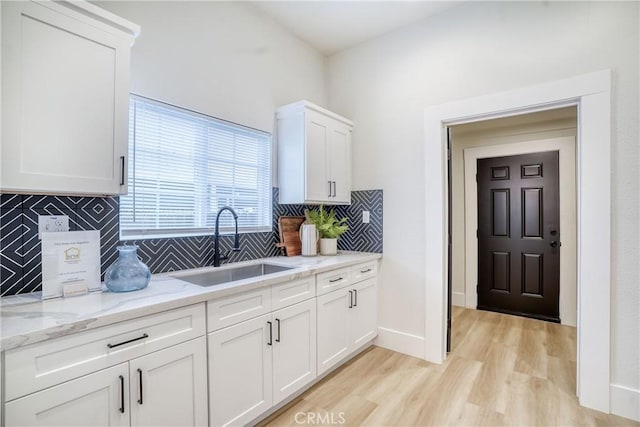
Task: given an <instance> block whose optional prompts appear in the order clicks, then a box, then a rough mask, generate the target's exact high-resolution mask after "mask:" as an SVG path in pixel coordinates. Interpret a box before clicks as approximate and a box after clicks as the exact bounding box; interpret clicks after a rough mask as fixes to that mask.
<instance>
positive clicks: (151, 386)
mask: <svg viewBox="0 0 640 427" xmlns="http://www.w3.org/2000/svg"><path fill="white" fill-rule="evenodd" d="M129 371H130V380H129V384H130V385H131V386H130V390H131V399H130V400H131V425H132V426H148V427H155V426H175V427H178V426H184V427H186V426H194V427H195V426H206V425H207V423H208V411H207V405H208V402H207V343H206V337H200V338H196V339H194V340H191V341H188V342H185V343H183V344H179V345H176V346H173V347H169V348H166V349H164V350H160V351H156V352H155V353H151V354H148V355H146V356H142V357H139V358H137V359H134V360H132V361H131V362H129Z"/></svg>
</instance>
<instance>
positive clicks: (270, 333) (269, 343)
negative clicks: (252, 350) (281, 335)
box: [267, 322, 273, 345]
mask: <svg viewBox="0 0 640 427" xmlns="http://www.w3.org/2000/svg"><path fill="white" fill-rule="evenodd" d="M267 323H268V324H269V341H268V342H267V345H273V324H272V323H271V322H267Z"/></svg>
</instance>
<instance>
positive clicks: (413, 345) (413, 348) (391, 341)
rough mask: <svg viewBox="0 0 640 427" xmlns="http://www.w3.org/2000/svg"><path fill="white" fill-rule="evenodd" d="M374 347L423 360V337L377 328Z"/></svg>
mask: <svg viewBox="0 0 640 427" xmlns="http://www.w3.org/2000/svg"><path fill="white" fill-rule="evenodd" d="M374 344H375V345H377V346H379V347H384V348H388V349H389V350H393V351H397V352H399V353H404V354H408V355H409V356H413V357H419V358H421V359H424V337H420V336H418V335H412V334H408V333H406V332H400V331H395V330H393V329H388V328H383V327H378V338H376V340H375V342H374Z"/></svg>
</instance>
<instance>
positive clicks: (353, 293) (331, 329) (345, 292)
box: [317, 278, 378, 375]
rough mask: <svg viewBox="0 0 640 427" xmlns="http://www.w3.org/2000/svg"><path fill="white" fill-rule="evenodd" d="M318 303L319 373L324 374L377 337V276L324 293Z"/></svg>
mask: <svg viewBox="0 0 640 427" xmlns="http://www.w3.org/2000/svg"><path fill="white" fill-rule="evenodd" d="M317 304H318V375H322V374H323V373H325V372H327V371H328V370H330V369H331V368H332V367H334V366H336V365H337V364H338V363H339V362H340V361H341V360H343V359H344V357H346V356H347V355H349V354H351V353H352V352H353V351H354V350H356V349H358V348H359V347H361V346H363V345H364V344H366V343H367V342H369V341H371V340H372V339H373V338H375V337H376V335H377V330H378V316H377V311H378V289H377V282H376V279H375V278H372V279H368V280H365V281H362V282H359V283H356V284H353V285H351V286H348V287H346V288H343V289H338V290H336V291H333V292H330V293H328V294H325V295H321V296H319V297H318V299H317Z"/></svg>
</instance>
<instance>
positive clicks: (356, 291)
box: [353, 289, 358, 307]
mask: <svg viewBox="0 0 640 427" xmlns="http://www.w3.org/2000/svg"><path fill="white" fill-rule="evenodd" d="M353 297H354V298H353V300H354V303H353V306H354V307H357V306H358V290H357V289H354V290H353Z"/></svg>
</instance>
